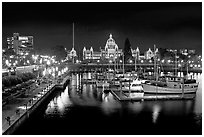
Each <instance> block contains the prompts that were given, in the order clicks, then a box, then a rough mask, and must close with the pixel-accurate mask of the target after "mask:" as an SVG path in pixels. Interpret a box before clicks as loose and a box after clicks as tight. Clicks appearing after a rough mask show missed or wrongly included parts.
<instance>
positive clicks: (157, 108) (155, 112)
mask: <svg viewBox="0 0 204 137" xmlns="http://www.w3.org/2000/svg"><path fill="white" fill-rule="evenodd" d="M160 110H161V107H160V106H159V105H157V104H155V105H154V106H153V110H152V122H153V123H154V124H155V123H156V122H157V119H158V117H159V112H160Z"/></svg>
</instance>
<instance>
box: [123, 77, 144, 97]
mask: <svg viewBox="0 0 204 137" xmlns="http://www.w3.org/2000/svg"><path fill="white" fill-rule="evenodd" d="M122 91H123V92H124V93H127V94H128V93H129V97H130V98H143V97H144V90H143V85H142V82H141V81H140V80H138V79H135V80H133V81H132V82H131V83H130V85H126V86H124V87H122Z"/></svg>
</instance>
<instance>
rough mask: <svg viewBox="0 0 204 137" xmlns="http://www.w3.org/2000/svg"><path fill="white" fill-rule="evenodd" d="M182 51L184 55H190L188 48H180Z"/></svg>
mask: <svg viewBox="0 0 204 137" xmlns="http://www.w3.org/2000/svg"><path fill="white" fill-rule="evenodd" d="M180 53H181V54H183V55H188V49H180Z"/></svg>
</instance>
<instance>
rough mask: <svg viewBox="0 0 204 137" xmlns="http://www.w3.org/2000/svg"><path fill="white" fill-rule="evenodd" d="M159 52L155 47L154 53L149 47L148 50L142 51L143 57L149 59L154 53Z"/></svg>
mask: <svg viewBox="0 0 204 137" xmlns="http://www.w3.org/2000/svg"><path fill="white" fill-rule="evenodd" d="M158 53H159V50H158V48H156V50H155V53H154V52H153V51H152V50H151V49H150V48H149V49H148V51H146V52H145V53H144V56H145V59H151V58H152V57H154V55H157V54H158Z"/></svg>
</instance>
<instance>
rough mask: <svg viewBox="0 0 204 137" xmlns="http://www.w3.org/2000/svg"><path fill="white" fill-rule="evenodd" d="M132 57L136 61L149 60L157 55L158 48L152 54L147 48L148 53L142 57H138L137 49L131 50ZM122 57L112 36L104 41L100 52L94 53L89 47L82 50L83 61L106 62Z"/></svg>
mask: <svg viewBox="0 0 204 137" xmlns="http://www.w3.org/2000/svg"><path fill="white" fill-rule="evenodd" d="M131 52H132V56H133V58H134V59H136V60H141V59H151V58H152V57H154V55H155V54H158V53H159V51H158V48H156V50H155V54H154V52H153V51H152V50H151V49H150V48H149V50H148V51H146V52H145V53H144V55H140V54H141V53H140V50H139V47H137V48H136V49H132V48H131ZM122 55H123V50H122V49H119V47H118V45H117V44H116V42H115V40H114V39H113V36H112V34H110V35H109V39H108V40H107V41H106V44H105V47H104V48H100V51H94V49H93V48H92V47H91V48H90V49H87V48H86V47H84V48H83V60H86V59H92V60H100V59H102V60H103V59H108V60H115V59H117V58H119V57H120V56H122Z"/></svg>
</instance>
